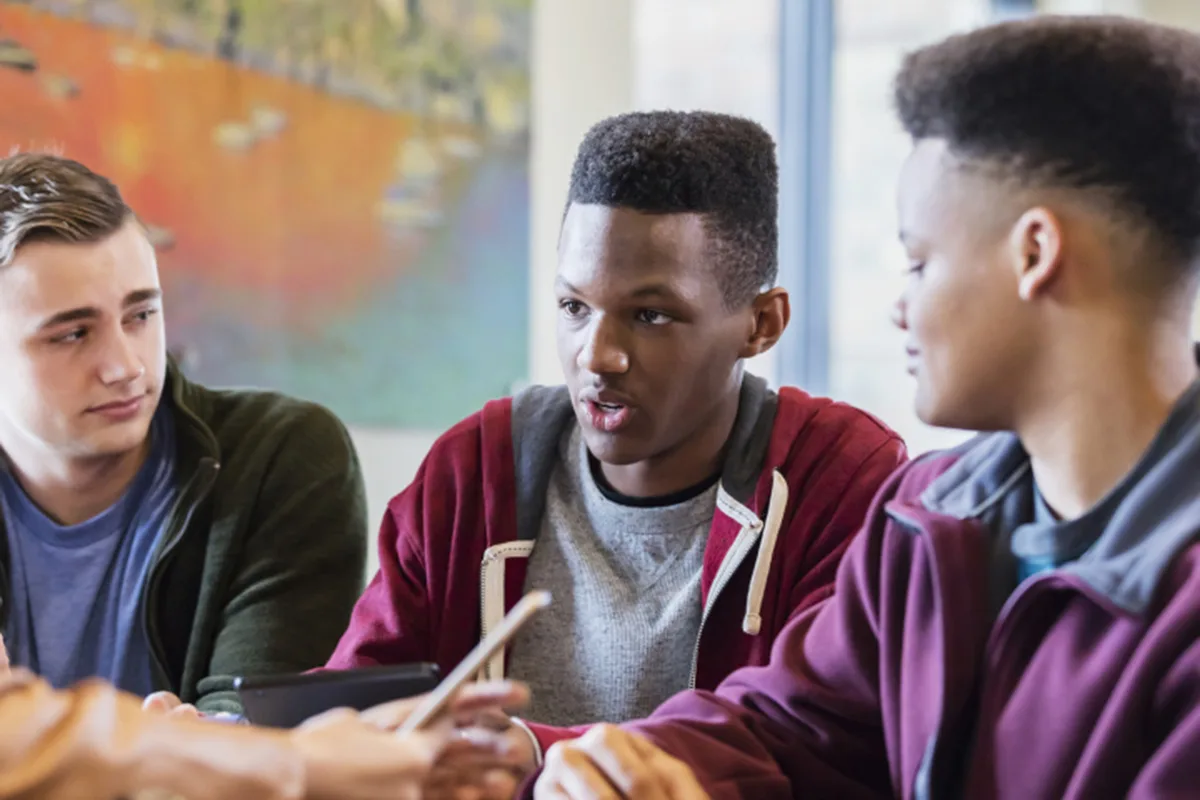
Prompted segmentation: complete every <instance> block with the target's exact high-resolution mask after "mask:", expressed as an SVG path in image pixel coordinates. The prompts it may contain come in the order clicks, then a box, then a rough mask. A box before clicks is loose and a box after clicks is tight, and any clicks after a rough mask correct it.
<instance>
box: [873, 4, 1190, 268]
mask: <svg viewBox="0 0 1200 800" xmlns="http://www.w3.org/2000/svg"><path fill="white" fill-rule="evenodd" d="M894 99H895V105H896V109H897V111H898V114H899V117H900V121H901V123H902V125H903V126H904V128H905V130H906V131H907V132H908V133H909V134H910V135H911V136H912V137H913V138H914V139H917V140H920V139H942V140H945V141H946V143H947V146H948V148H949V150H950V152H951V153H952V154H954V155H955V156H957V157H960V158H962V159H964V160H965V161H967V162H981V163H983V164H992V165H995V166H998V167H999V168H1000V169H1001V170H1003V171H1004V173H1005V174H1007V175H1009V176H1011V177H1013V178H1015V179H1016V180H1018V181H1020V182H1023V183H1026V184H1030V185H1041V186H1049V187H1056V188H1068V189H1077V190H1084V191H1088V192H1095V193H1097V195H1099V196H1103V197H1105V198H1106V199H1107V200H1108V201H1109V203H1110V208H1113V209H1115V210H1116V211H1117V212H1118V213H1119V214H1121V215H1122V216H1126V217H1128V218H1129V219H1130V221H1131V222H1134V223H1135V224H1140V225H1141V226H1143V229H1144V230H1146V231H1147V232H1148V233H1151V234H1153V235H1154V236H1153V238H1154V243H1155V246H1156V247H1157V248H1158V249H1160V250H1161V252H1162V253H1163V254H1165V255H1166V256H1167V257H1168V259H1169V260H1171V261H1172V262H1174V263H1175V264H1177V265H1179V266H1180V268H1181V269H1182V270H1183V274H1191V272H1192V269H1191V265H1193V264H1194V263H1195V260H1196V259H1195V256H1196V254H1197V249H1198V248H1197V245H1198V244H1200V37H1198V36H1197V35H1195V34H1193V33H1190V32H1188V31H1183V30H1178V29H1174V28H1167V27H1164V26H1160V25H1153V24H1150V23H1146V22H1141V21H1137V20H1133V19H1127V18H1122V17H1111V16H1099V17H1054V16H1044V17H1031V18H1026V19H1022V20H1017V21H1012V22H1005V23H1001V24H998V25H993V26H990V27H986V28H981V29H978V30H975V31H972V32H969V33H965V34H960V35H957V36H953V37H951V38H949V39H946V40H944V41H942V42H940V43H938V44H935V45H932V46H929V47H925V48H923V49H921V50H917V51H916V52H913V53H911V54H910V55H908V56H907V57H906V59H905V60H904V63H903V65H902V67H901V69H900V72H899V74H898V76H897V78H896V83H895V91H894ZM1145 226H1149V227H1145ZM1185 265H1186V266H1185ZM1173 274H1174V275H1176V276H1178V275H1179V274H1180V272H1179V271H1178V270H1176V271H1174V272H1173Z"/></svg>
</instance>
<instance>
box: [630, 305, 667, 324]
mask: <svg viewBox="0 0 1200 800" xmlns="http://www.w3.org/2000/svg"><path fill="white" fill-rule="evenodd" d="M637 320H638V322H642V323H645V324H646V325H666V324H667V323H668V322H670V321H671V318H670V317H668V316H667V315H666V314H664V313H662V312H661V311H655V310H654V309H652V308H643V309H642V310H640V311H638V312H637Z"/></svg>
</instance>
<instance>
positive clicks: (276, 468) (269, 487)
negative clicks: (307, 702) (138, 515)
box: [0, 366, 367, 713]
mask: <svg viewBox="0 0 1200 800" xmlns="http://www.w3.org/2000/svg"><path fill="white" fill-rule="evenodd" d="M163 394H164V398H163V402H164V403H169V404H170V405H171V408H172V409H173V411H174V413H175V420H176V431H177V434H176V438H177V440H178V461H177V464H176V476H177V480H178V482H179V490H178V495H177V497H176V500H175V505H174V507H173V508H172V510H171V512H170V514H169V515H168V517H167V522H166V525H165V526H164V528H163V530H162V532H161V534H160V537H159V541H158V545H157V551H156V553H155V556H154V561H153V563H152V564H151V567H150V572H149V576H148V578H147V582H146V590H145V602H144V603H143V607H144V614H145V624H146V630H147V632H148V634H149V639H150V648H151V652H152V655H153V659H154V665H153V666H154V673H155V676H156V680H157V683H158V686H159V688H161V689H168V690H170V691H172V692H175V693H176V694H178V695H179V696H180V697H181V698H182V699H183V700H184V702H192V703H195V704H196V705H197V707H198V708H199V709H200V710H201V711H206V712H216V711H228V712H233V713H240V712H241V704H240V703H239V702H238V700H237V694H236V692H234V691H233V686H232V682H233V677H234V676H236V675H252V674H265V673H275V672H296V671H300V670H307V669H310V668H312V667H317V666H320V665H322V664H324V663H325V661H326V659H328V657H329V654H330V653H332V652H333V648H334V646H335V645H336V644H337V641H338V638H339V637H340V636H341V634H342V632H343V631H344V630H345V628H346V624H347V622H348V621H349V618H350V610H351V609H352V608H353V606H354V602H355V600H356V599H357V598H358V594H359V592H360V591H361V589H362V584H363V577H364V575H363V573H364V569H365V561H366V545H367V525H366V496H365V489H364V487H363V480H362V470H361V468H360V467H359V464H358V458H357V456H356V455H355V452H354V447H353V445H352V444H351V442H350V437H349V435H348V434H347V432H346V429H345V427H344V426H343V425H342V423H341V422H339V421H338V419H337V418H336V417H335V416H333V414H332V413H330V412H329V411H327V410H326V409H324V408H322V407H320V406H317V405H314V404H312V403H305V402H302V401H299V400H293V399H291V398H288V397H284V396H282V395H279V394H274V393H271V392H251V391H213V390H210V389H206V388H204V387H202V386H199V385H197V384H195V383H192V382H190V381H188V380H186V379H185V378H183V377H182V376H181V375H180V374H179V372H178V371H177V370H176V369H175V368H174V366H171V367H170V368H169V369H168V373H167V385H166V390H165V391H164V393H163ZM3 524H4V522H3V519H2V518H0V629H2V628H3V626H4V624H5V622H6V620H7V610H8V606H9V603H8V593H9V580H8V569H9V554H8V539H7V536H5V535H4V530H3Z"/></svg>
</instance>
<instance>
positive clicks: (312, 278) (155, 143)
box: [0, 6, 417, 311]
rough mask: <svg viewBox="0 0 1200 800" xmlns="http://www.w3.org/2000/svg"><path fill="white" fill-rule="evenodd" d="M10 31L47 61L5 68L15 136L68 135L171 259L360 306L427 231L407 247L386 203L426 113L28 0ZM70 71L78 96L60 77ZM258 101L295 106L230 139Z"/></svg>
mask: <svg viewBox="0 0 1200 800" xmlns="http://www.w3.org/2000/svg"><path fill="white" fill-rule="evenodd" d="M0 36H2V37H6V38H11V39H14V40H16V41H17V42H18V43H20V44H21V45H23V46H24V47H26V48H28V49H30V50H31V51H33V53H34V54H35V55H36V57H37V59H38V69H37V70H36V71H35V72H32V73H25V72H20V71H18V70H15V69H12V68H7V67H3V68H0V98H3V100H2V101H0V149H2V150H3V151H4V152H7V151H8V150H9V149H10V148H12V147H21V148H22V149H29V148H45V147H47V146H55V147H57V148H59V149H60V150H61V152H63V153H64V154H65V155H68V156H71V157H73V158H76V159H78V160H80V161H83V162H84V163H86V164H87V165H88V166H90V167H92V168H93V169H95V170H97V171H98V172H101V173H103V174H105V175H107V176H109V177H110V178H112V179H113V180H114V181H116V183H117V184H118V185H119V186H120V187H121V189H122V191H123V193H124V194H125V197H126V200H127V201H128V202H129V203H130V205H131V206H132V207H133V208H134V209H135V210H136V211H137V212H138V213H139V214H140V215H141V216H142V217H143V218H144V219H146V221H148V222H150V223H152V224H155V225H160V226H164V227H166V228H168V229H169V230H170V231H171V232H172V233H173V234H174V236H175V240H176V244H175V246H174V247H173V248H172V249H170V250H169V251H167V252H165V253H164V254H163V255H162V256H161V259H160V261H161V263H162V267H163V269H164V271H168V270H170V271H180V272H185V271H194V272H197V273H198V276H202V278H203V281H204V283H205V284H207V285H209V286H213V287H216V288H222V287H227V288H228V289H229V290H237V289H248V290H250V291H251V292H254V291H255V290H262V291H269V292H270V293H272V295H274V296H278V293H283V297H281V298H280V299H282V300H283V301H284V304H285V305H286V306H288V307H289V308H292V309H294V310H295V311H303V309H304V307H305V306H306V305H309V304H318V303H319V304H320V305H321V306H324V307H326V308H328V307H329V306H330V305H335V306H336V305H343V304H352V303H353V302H354V300H355V297H361V293H363V292H369V291H370V287H371V286H372V285H373V284H375V283H376V282H377V281H380V280H382V279H383V278H384V277H385V276H394V275H395V273H396V272H397V271H398V270H402V269H403V268H404V264H405V262H407V261H408V260H409V258H408V257H406V256H405V254H404V252H403V251H404V250H409V254H410V255H411V248H412V247H414V246H416V245H415V244H414V243H415V242H416V241H417V240H416V238H415V234H414V238H412V239H410V240H409V242H408V244H406V245H401V246H400V248H401V249H400V250H399V251H398V245H397V244H396V242H395V241H388V239H387V236H386V233H385V230H384V228H383V227H382V226H381V225H380V223H379V222H378V220H377V218H376V205H377V203H378V202H379V200H380V198H382V197H383V196H384V194H385V191H386V188H387V186H388V185H389V184H390V183H392V182H393V181H394V180H395V164H396V155H397V150H398V148H399V145H400V144H401V142H403V140H404V139H405V137H406V136H408V135H410V133H411V131H412V130H413V123H414V120H413V118H412V117H409V116H405V115H401V114H394V113H389V112H386V111H382V110H379V109H376V108H372V107H370V106H368V105H366V104H363V103H360V102H357V101H354V100H350V99H345V98H339V97H335V96H332V95H329V94H325V93H322V92H321V91H319V90H317V89H314V88H312V87H309V86H306V85H302V84H299V83H293V82H289V81H287V80H285V79H281V78H277V77H272V76H268V75H265V74H260V73H256V72H252V71H249V70H245V69H240V68H238V67H235V66H232V65H230V64H228V63H225V62H222V61H220V60H217V59H215V58H209V57H206V56H204V55H201V54H197V53H192V52H186V51H182V50H171V49H166V48H164V47H162V46H159V45H156V44H153V43H149V42H146V41H144V40H139V39H137V38H136V37H135V36H134V35H133V34H131V33H124V32H120V31H113V30H107V29H103V28H98V27H93V26H90V25H88V24H86V23H82V22H77V21H73V20H68V19H63V18H59V17H55V16H51V15H47V14H43V13H37V12H33V11H30V10H29V9H26V8H21V7H14V6H3V7H0ZM118 62H121V63H118ZM56 76H57V77H64V78H67V79H69V80H70V81H73V82H74V83H75V84H76V85H77V86H78V93H77V94H75V95H74V96H67V97H64V96H61V93H58V94H56V93H55V92H54V91H52V90H50V89H48V88H47V81H50V80H53V79H54V78H55V77H56ZM256 107H262V108H269V109H273V110H275V111H278V112H282V115H283V118H284V119H285V122H284V126H283V128H282V130H281V132H279V133H278V134H277V135H275V136H274V137H268V138H265V139H262V140H260V141H257V142H255V143H254V144H252V145H251V146H250V147H249V148H247V149H245V150H237V149H230V148H227V147H223V146H222V145H221V144H219V143H218V141H217V133H216V132H217V128H218V126H220V125H222V124H223V123H231V122H232V123H235V124H243V123H245V122H246V121H247V120H248V119H249V117H250V115H251V113H252V111H253V110H254V109H255V108H256Z"/></svg>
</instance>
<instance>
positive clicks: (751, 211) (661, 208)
mask: <svg viewBox="0 0 1200 800" xmlns="http://www.w3.org/2000/svg"><path fill="white" fill-rule="evenodd" d="M572 203H581V204H596V205H603V206H608V207H611V208H617V207H621V208H629V209H633V210H635V211H641V212H645V213H649V214H687V213H695V214H699V215H701V217H702V218H703V220H704V229H705V231H706V232H707V234H708V238H709V245H710V247H709V254H710V258H711V260H712V262H713V263H714V264H716V265H717V266H718V270H717V279H718V281H719V282H720V286H721V291H722V293H723V295H724V297H725V302H726V305H728V306H730V307H736V306H739V305H742V304H744V303H748V302H749V301H750V300H752V299H753V298H754V297H755V296H756V295H757V294H758V292H759V291H761V290H762V289H763V288H764V287H766V286H772V285H774V283H775V278H776V275H777V273H778V271H779V256H778V253H777V247H778V241H779V228H778V220H777V215H778V206H779V168H778V165H777V164H776V161H775V142H774V141H773V140H772V139H771V135H770V134H769V133H767V132H766V131H765V130H764V129H763V128H762V126H761V125H759V124H757V123H755V122H751V121H750V120H748V119H743V118H741V117H734V116H730V115H728V114H716V113H712V112H707V111H690V112H682V111H649V112H634V113H629V114H622V115H620V116H616V117H610V118H609V119H606V120H603V121H602V122H599V123H597V124H596V125H595V126H593V127H592V129H591V130H589V131H588V133H587V135H586V136H584V138H583V142H582V143H581V144H580V146H579V153H578V155H577V156H576V158H575V166H574V168H573V169H572V171H571V187H570V190H569V192H568V196H567V206H568V208H569V207H570V205H571V204H572Z"/></svg>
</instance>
